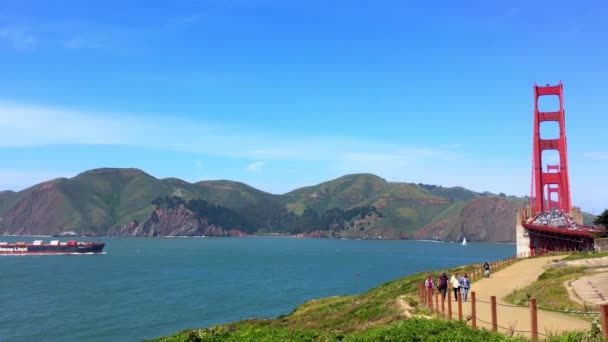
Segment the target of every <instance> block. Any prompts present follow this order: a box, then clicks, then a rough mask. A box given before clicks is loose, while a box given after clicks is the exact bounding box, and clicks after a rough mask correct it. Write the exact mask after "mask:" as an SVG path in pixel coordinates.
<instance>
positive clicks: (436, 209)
mask: <svg viewBox="0 0 608 342" xmlns="http://www.w3.org/2000/svg"><path fill="white" fill-rule="evenodd" d="M437 197H441V198H444V199H454V200H456V201H455V202H448V203H430V202H429V200H432V199H435V198H437ZM476 197H478V194H477V193H475V192H473V191H470V190H466V189H464V188H462V187H455V188H435V189H433V190H430V191H428V190H426V189H425V188H423V187H420V186H418V185H416V184H409V183H396V182H387V181H385V180H384V179H382V178H380V177H378V176H375V175H371V174H353V175H347V176H343V177H340V178H337V179H334V180H331V181H328V182H324V183H321V184H318V185H315V186H309V187H304V188H300V189H297V190H294V191H292V192H289V193H287V194H285V196H284V198H283V202H284V203H285V204H286V205H287V207H288V208H289V209H290V210H292V211H293V212H295V213H297V214H301V213H302V212H303V211H304V210H305V209H306V208H311V209H313V210H315V211H317V212H318V213H323V212H324V211H326V210H328V209H331V208H334V207H338V208H341V209H349V208H352V207H355V206H364V205H373V206H375V207H377V208H378V209H379V210H380V211H381V212H382V213H383V217H382V218H381V219H380V220H378V223H377V226H378V227H391V228H393V229H395V230H397V231H398V232H410V233H411V232H413V231H415V230H417V229H419V228H421V227H423V226H425V225H427V224H429V223H430V222H432V221H434V220H436V219H437V217H439V216H441V217H442V218H445V219H449V218H450V216H452V215H457V214H458V212H459V211H458V208H462V206H463V205H462V204H461V203H463V202H461V200H469V199H472V198H476Z"/></svg>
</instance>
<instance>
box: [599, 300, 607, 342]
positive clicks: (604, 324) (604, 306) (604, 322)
mask: <svg viewBox="0 0 608 342" xmlns="http://www.w3.org/2000/svg"><path fill="white" fill-rule="evenodd" d="M600 322H601V324H602V332H603V333H604V336H605V337H606V338H608V304H602V305H600Z"/></svg>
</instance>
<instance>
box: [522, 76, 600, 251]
mask: <svg viewBox="0 0 608 342" xmlns="http://www.w3.org/2000/svg"><path fill="white" fill-rule="evenodd" d="M543 96H557V97H558V99H559V108H558V109H557V110H555V111H548V112H544V111H540V110H539V104H538V102H539V98H541V97H543ZM543 122H556V123H557V125H558V127H559V135H558V136H557V137H555V138H553V139H543V137H542V136H541V124H542V123H543ZM545 151H557V156H558V162H557V164H555V163H554V161H553V160H552V162H553V163H552V164H549V162H548V160H547V161H545V160H543V152H545ZM546 159H549V158H546ZM519 220H521V222H518V234H517V240H518V241H517V245H518V253H519V252H523V250H522V249H524V248H527V249H528V251H527V252H528V253H529V255H531V256H532V255H542V254H544V253H546V252H550V251H581V250H590V249H592V248H593V236H594V233H595V232H598V231H599V228H597V227H594V226H585V225H583V215H582V212H581V210H580V209H579V208H576V207H574V206H573V205H572V199H571V196H570V181H569V177H568V155H567V146H566V125H565V114H564V98H563V84H562V83H561V81H560V83H559V84H558V85H548V84H547V85H546V86H538V85H536V84H534V135H533V142H532V182H531V190H530V206H529V208H525V209H524V210H522V212H521V217H519ZM520 232H521V234H520ZM526 244H527V246H525V245H526Z"/></svg>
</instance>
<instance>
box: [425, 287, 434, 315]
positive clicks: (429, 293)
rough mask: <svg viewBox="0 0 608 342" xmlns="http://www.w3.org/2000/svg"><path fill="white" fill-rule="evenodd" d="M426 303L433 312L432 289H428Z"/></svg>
mask: <svg viewBox="0 0 608 342" xmlns="http://www.w3.org/2000/svg"><path fill="white" fill-rule="evenodd" d="M426 305H427V306H428V307H429V309H431V312H433V291H432V290H431V289H427V290H426Z"/></svg>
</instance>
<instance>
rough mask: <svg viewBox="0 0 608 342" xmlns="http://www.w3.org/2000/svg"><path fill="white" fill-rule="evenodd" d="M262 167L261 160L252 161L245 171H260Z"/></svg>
mask: <svg viewBox="0 0 608 342" xmlns="http://www.w3.org/2000/svg"><path fill="white" fill-rule="evenodd" d="M262 167H264V163H263V162H253V163H251V164H249V165H247V171H249V172H260V171H262Z"/></svg>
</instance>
